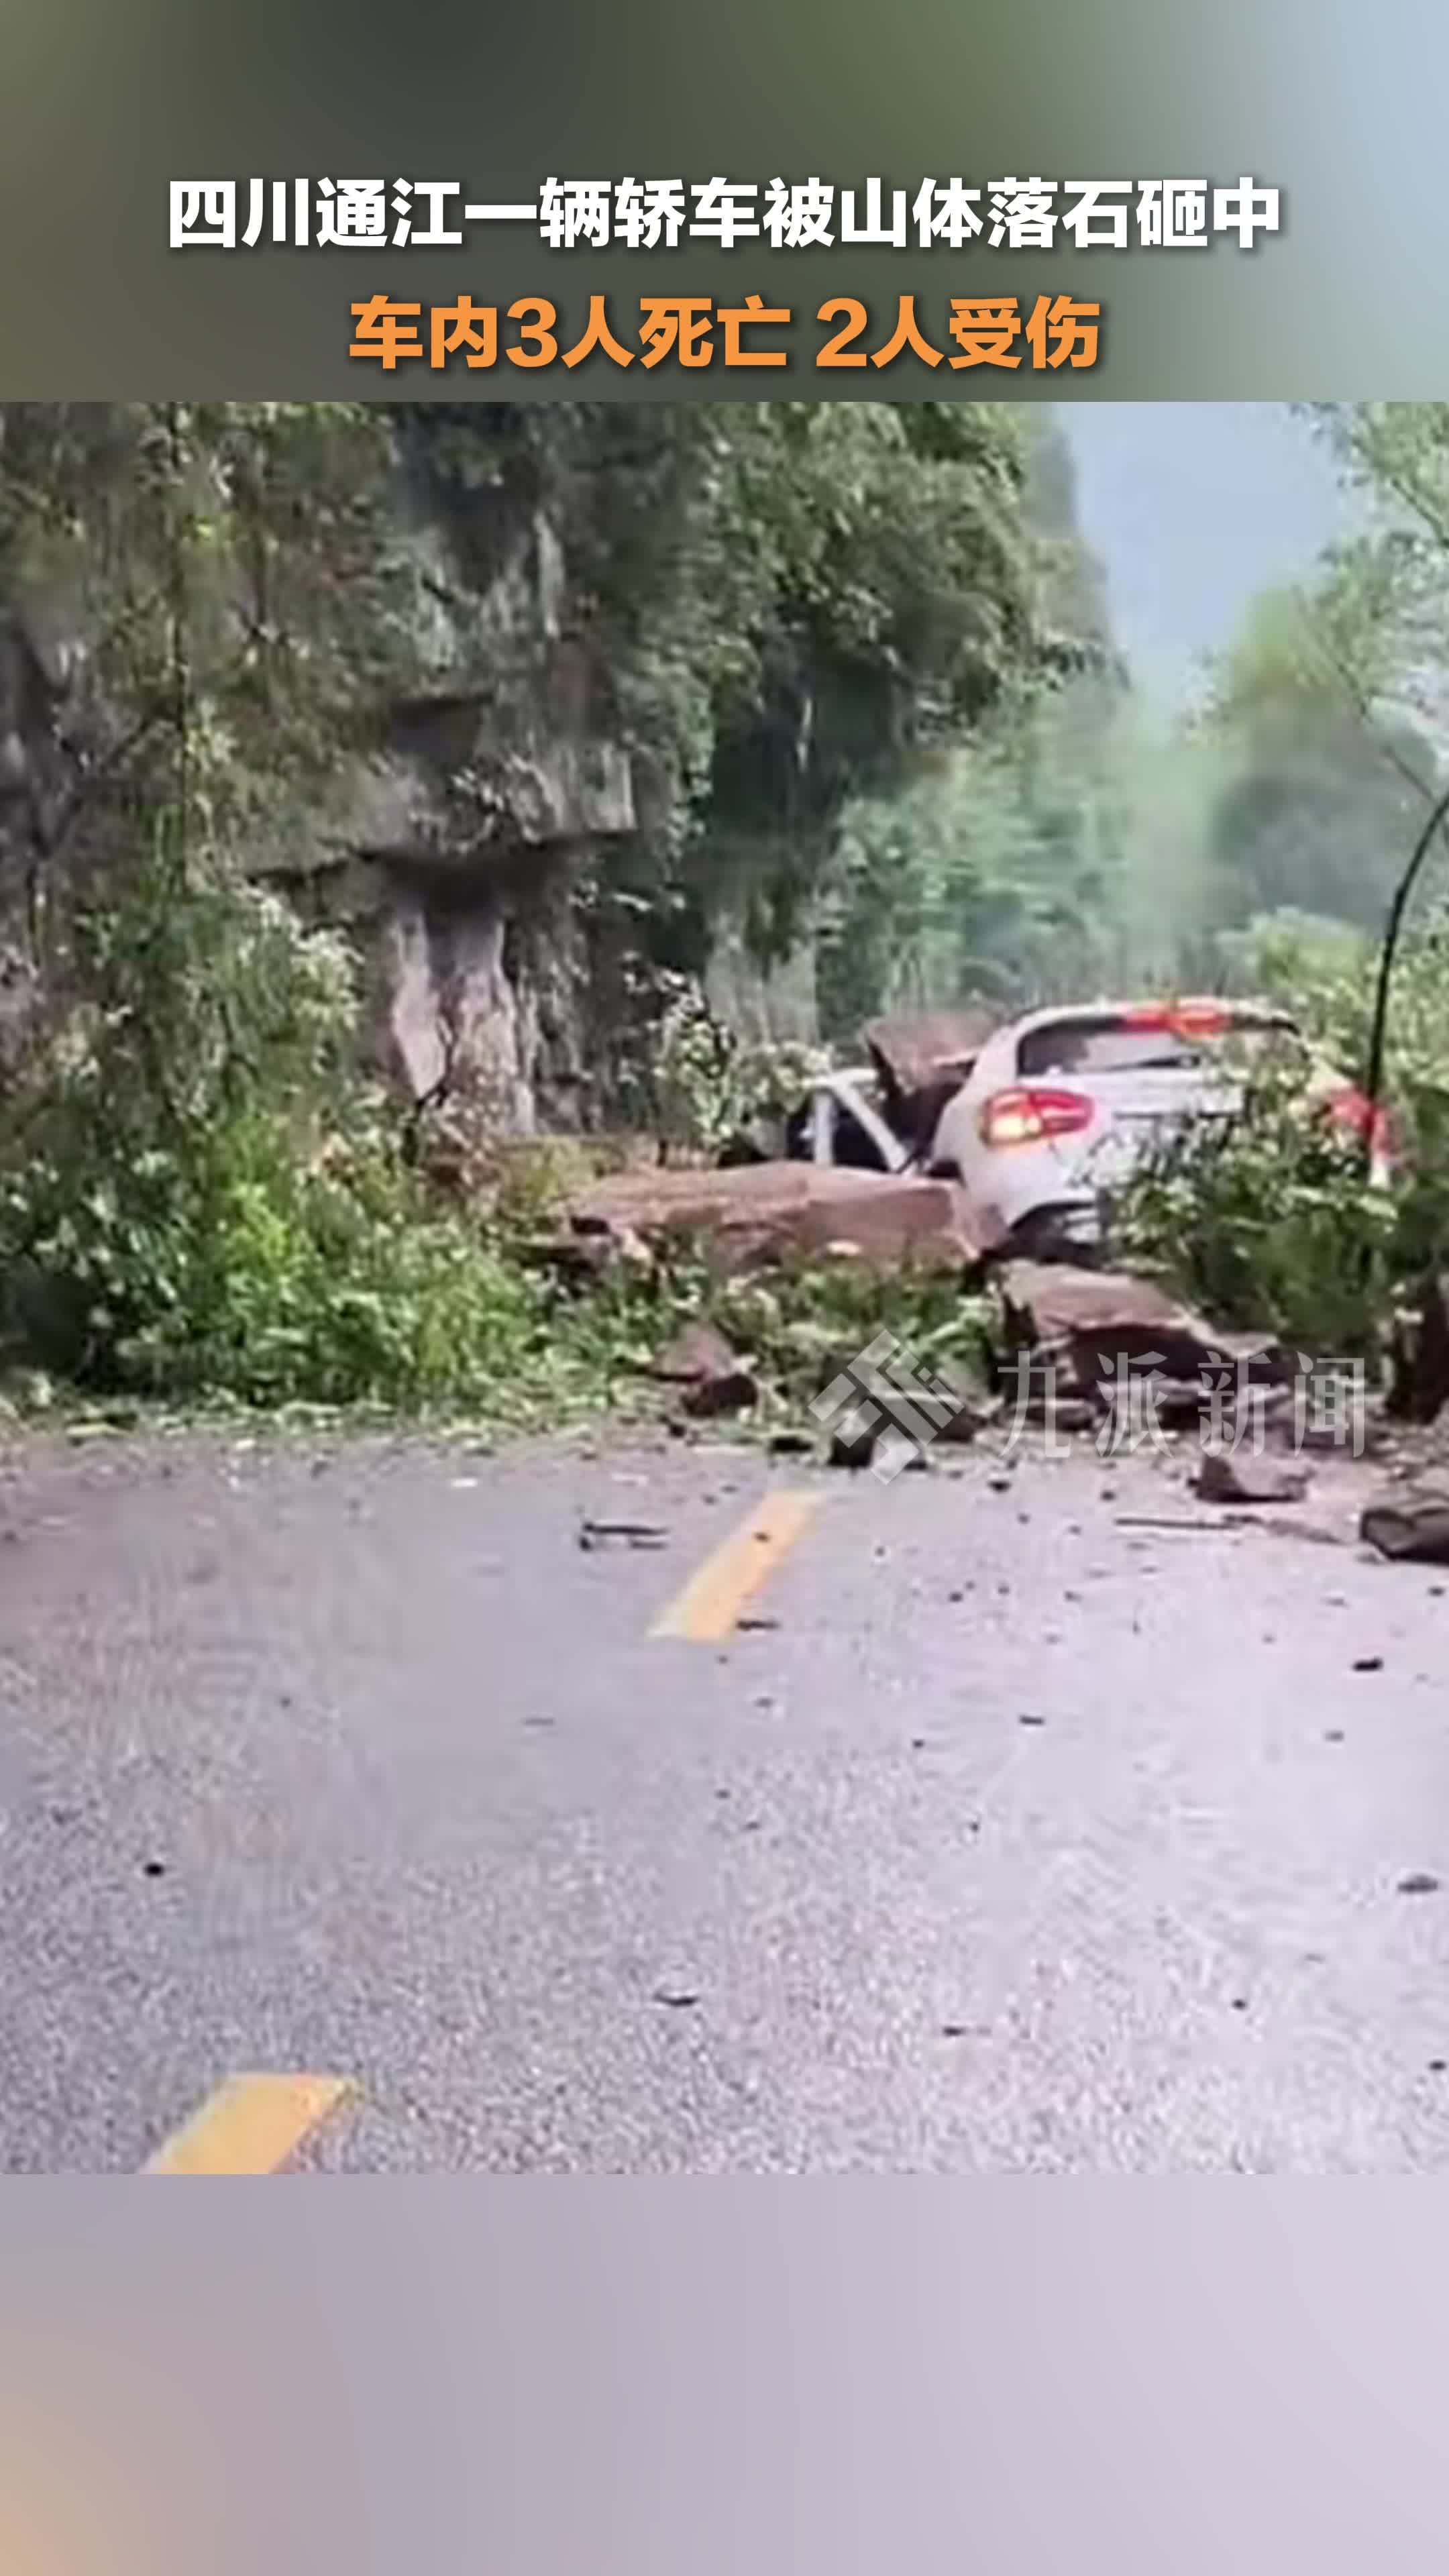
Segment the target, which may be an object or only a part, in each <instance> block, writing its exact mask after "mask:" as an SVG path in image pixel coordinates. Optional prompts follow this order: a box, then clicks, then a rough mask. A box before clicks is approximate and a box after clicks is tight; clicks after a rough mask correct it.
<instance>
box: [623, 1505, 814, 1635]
mask: <svg viewBox="0 0 1449 2576" xmlns="http://www.w3.org/2000/svg"><path fill="white" fill-rule="evenodd" d="M822 1500H823V1496H821V1495H820V1494H805V1493H800V1492H791V1493H779V1494H767V1495H766V1496H765V1499H764V1501H763V1502H762V1503H760V1504H759V1505H758V1506H757V1508H756V1509H755V1510H754V1511H752V1512H751V1514H750V1516H749V1518H748V1520H746V1521H745V1522H743V1523H742V1524H741V1526H740V1528H739V1529H737V1530H735V1531H734V1532H733V1533H732V1534H731V1536H730V1537H729V1538H727V1539H726V1540H725V1541H724V1543H723V1545H722V1546H720V1547H717V1548H716V1549H715V1552H714V1554H713V1556H710V1557H706V1559H705V1562H704V1564H703V1565H702V1566H701V1567H700V1569H699V1572H698V1573H697V1574H696V1575H693V1576H692V1577H691V1579H690V1581H689V1582H688V1583H686V1585H685V1587H684V1590H683V1591H682V1592H681V1593H679V1594H677V1595H676V1597H675V1599H674V1600H673V1601H671V1603H670V1605H669V1607H668V1609H667V1610H666V1611H665V1612H664V1613H663V1616H662V1617H661V1618H658V1619H656V1620H655V1622H654V1625H653V1627H652V1628H651V1629H650V1631H649V1634H650V1636H651V1637H689V1638H692V1639H693V1640H694V1641H695V1642H696V1643H697V1644H701V1645H704V1644H708V1643H709V1642H710V1641H711V1640H713V1639H715V1638H718V1637H727V1636H728V1635H729V1633H730V1630H731V1629H732V1628H733V1626H734V1624H735V1622H736V1620H737V1619H738V1617H739V1615H740V1612H741V1611H742V1610H743V1608H744V1606H745V1603H746V1602H747V1601H748V1600H749V1599H750V1598H751V1596H752V1594H754V1593H756V1592H758V1590H759V1588H760V1586H761V1584H762V1583H763V1582H764V1580H765V1578H766V1576H767V1575H768V1574H770V1573H771V1572H772V1571H773V1570H774V1568H775V1567H776V1566H777V1565H778V1564H779V1562H780V1560H781V1558H782V1557H783V1556H784V1555H785V1553H786V1551H787V1549H789V1548H792V1547H793V1546H794V1544H795V1541H796V1539H797V1538H798V1537H799V1536H800V1533H801V1531H802V1530H803V1529H804V1528H805V1526H806V1523H807V1522H808V1521H810V1520H812V1519H813V1518H814V1516H815V1514H816V1512H817V1511H818V1510H819V1508H820V1505H821V1502H822Z"/></svg>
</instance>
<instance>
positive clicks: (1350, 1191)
mask: <svg viewBox="0 0 1449 2576" xmlns="http://www.w3.org/2000/svg"><path fill="white" fill-rule="evenodd" d="M1248 946H1249V949H1250V951H1251V953H1249V954H1247V955H1246V956H1245V959H1244V961H1243V965H1242V972H1243V974H1244V976H1245V978H1246V980H1248V981H1250V982H1251V984H1252V986H1253V988H1254V989H1255V990H1257V991H1259V992H1261V993H1263V994H1264V995H1266V996H1267V997H1269V998H1271V999H1275V1000H1278V1001H1280V1002H1283V1003H1285V1004H1286V1005H1287V1006H1288V1007H1289V1008H1291V1009H1292V1010H1293V1012H1294V1014H1295V1016H1296V1018H1297V1020H1298V1022H1299V1025H1300V1027H1301V1028H1302V1029H1303V1031H1304V1034H1305V1036H1306V1037H1307V1038H1308V1040H1309V1041H1310V1044H1311V1045H1312V1046H1313V1047H1314V1048H1315V1049H1318V1050H1321V1051H1322V1054H1323V1056H1324V1058H1325V1059H1326V1060H1327V1061H1329V1062H1331V1063H1332V1064H1333V1065H1334V1066H1335V1067H1336V1068H1339V1069H1341V1071H1342V1073H1343V1075H1344V1078H1345V1080H1346V1081H1356V1080H1361V1079H1362V1068H1363V1066H1364V1063H1365V1059H1366V1057H1367V1052H1368V1032H1369V1024H1370V1018H1371V1013H1372V1008H1373V991H1374V981H1375V975H1376V970H1377V958H1376V956H1375V954H1374V952H1373V950H1372V948H1371V947H1370V946H1369V945H1368V943H1356V944H1351V945H1350V946H1349V947H1348V948H1345V947H1344V946H1343V944H1342V943H1341V942H1330V941H1327V940H1325V939H1324V938H1323V937H1322V935H1321V933H1319V932H1316V931H1315V930H1313V928H1312V927H1311V926H1307V927H1305V926H1303V925H1295V924H1292V923H1287V924H1285V923H1281V922H1280V923H1266V924H1264V925H1262V926H1261V927H1260V929H1259V931H1258V932H1257V934H1256V936H1255V939H1254V940H1253V941H1252V942H1251V943H1249V944H1248ZM1387 1105H1388V1108H1389V1111H1390V1115H1391V1117H1392V1121H1393V1126H1394V1131H1395V1135H1396V1139H1397V1145H1398V1168H1397V1170H1396V1172H1395V1175H1394V1178H1393V1180H1392V1183H1391V1185H1390V1186H1389V1187H1388V1188H1374V1187H1371V1186H1370V1183H1369V1176H1368V1173H1367V1171H1366V1169H1365V1162H1364V1155H1363V1149H1362V1146H1361V1144H1360V1143H1358V1141H1357V1140H1356V1139H1355V1138H1354V1137H1352V1136H1351V1135H1349V1134H1347V1133H1345V1132H1344V1131H1343V1130H1337V1131H1335V1130H1334V1129H1333V1128H1332V1127H1331V1126H1329V1125H1327V1124H1326V1123H1325V1122H1323V1121H1321V1120H1316V1119H1314V1118H1312V1117H1310V1116H1309V1115H1308V1114H1307V1112H1306V1111H1305V1107H1304V1103H1303V1099H1302V1094H1301V1089H1299V1088H1298V1087H1297V1086H1296V1085H1295V1083H1294V1082H1293V1079H1292V1078H1291V1076H1290V1075H1288V1074H1287V1073H1286V1072H1282V1071H1280V1072H1278V1073H1275V1074H1271V1075H1268V1076H1266V1077H1263V1078H1260V1079H1255V1081H1254V1082H1253V1084H1252V1085H1251V1087H1250V1090H1249V1092H1248V1096H1247V1098H1246V1100H1245V1105H1244V1109H1243V1113H1242V1115H1241V1116H1240V1117H1239V1118H1238V1119H1237V1120H1235V1121H1234V1122H1233V1124H1232V1125H1231V1126H1230V1127H1229V1128H1228V1129H1226V1130H1225V1131H1224V1130H1216V1131H1215V1130H1212V1129H1207V1128H1201V1129H1198V1130H1197V1131H1195V1132H1189V1133H1188V1134H1187V1135H1186V1136H1184V1137H1183V1138H1182V1139H1181V1140H1179V1141H1178V1142H1176V1143H1175V1144H1173V1145H1171V1146H1169V1147H1168V1148H1166V1149H1165V1150H1164V1151H1163V1152H1161V1153H1160V1154H1158V1155H1157V1156H1156V1157H1154V1158H1153V1160H1152V1161H1151V1162H1150V1163H1149V1164H1148V1165H1147V1167H1146V1168H1145V1169H1144V1170H1142V1171H1141V1172H1140V1173H1139V1174H1138V1175H1137V1176H1136V1178H1135V1179H1134V1181H1133V1182H1132V1184H1131V1185H1130V1186H1129V1188H1128V1189H1127V1190H1126V1191H1125V1192H1124V1193H1123V1197H1122V1203H1121V1206H1120V1209H1119V1211H1118V1239H1119V1244H1120V1248H1121V1253H1122V1256H1123V1258H1124V1259H1126V1260H1129V1261H1133V1262H1136V1263H1138V1264H1140V1265H1143V1266H1146V1267H1149V1268H1152V1269H1155V1270H1157V1271H1158V1272H1160V1273H1161V1274H1162V1275H1163V1276H1165V1277H1167V1278H1169V1279H1170V1280H1171V1281H1172V1282H1173V1284H1174V1285H1175V1286H1177V1287H1178V1288H1180V1289H1181V1290H1182V1291H1183V1293H1184V1294H1186V1295H1187V1296H1189V1297H1190V1298H1192V1299H1193V1300H1194V1301H1196V1302H1198V1303H1200V1304H1201V1305H1202V1306H1203V1307H1205V1308H1206V1309H1207V1311H1208V1312H1209V1313H1210V1314H1211V1315H1212V1316H1214V1317H1215V1318H1216V1319H1218V1320H1219V1321H1221V1322H1222V1323H1224V1324H1229V1325H1243V1326H1252V1327H1263V1328H1264V1329H1268V1330H1272V1331H1275V1332H1277V1333H1279V1334H1280V1335H1281V1336H1282V1337H1283V1339H1284V1340H1285V1341H1287V1342H1289V1343H1290V1344H1292V1345H1293V1346H1295V1347H1298V1348H1302V1349H1313V1350H1316V1351H1319V1352H1328V1351H1330V1350H1332V1351H1337V1352H1340V1353H1342V1354H1343V1355H1344V1356H1346V1357H1349V1356H1357V1355H1359V1354H1363V1355H1365V1356H1368V1355H1370V1354H1372V1353H1374V1352H1376V1351H1379V1350H1381V1348H1382V1346H1383V1343H1384V1339H1385V1336H1386V1333H1387V1330H1388V1326H1389V1322H1390V1316H1391V1310H1392V1307H1393V1305H1394V1303H1395V1302H1396V1301H1399V1300H1411V1299H1413V1298H1414V1297H1415V1295H1416V1294H1417V1291H1418V1289H1419V1287H1420V1284H1421V1283H1422V1281H1423V1279H1424V1278H1425V1276H1426V1274H1428V1273H1429V1272H1431V1271H1434V1270H1437V1269H1440V1268H1442V1267H1443V1266H1444V1265H1445V1264H1446V1262H1449V920H1446V918H1445V917H1443V916H1439V917H1436V918H1434V919H1431V921H1430V922H1429V923H1428V925H1427V926H1426V927H1425V928H1424V929H1422V930H1420V931H1419V932H1417V933H1416V934H1414V935H1413V936H1412V937H1410V938H1408V939H1406V940H1405V942H1404V945H1403V947H1402V949H1401V952H1400V956H1399V961H1398V966H1397V970H1396V974H1395V979H1394V986H1393V995H1392V1005H1391V1010H1390V1017H1389V1049H1388V1059H1387Z"/></svg>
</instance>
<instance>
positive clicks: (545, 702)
mask: <svg viewBox="0 0 1449 2576" xmlns="http://www.w3.org/2000/svg"><path fill="white" fill-rule="evenodd" d="M400 506H402V507H404V508H405V509H406V513H407V520H408V525H407V541H408V543H409V544H410V546H411V548H412V550H413V551H414V553H415V555H416V558H417V570H418V575H419V580H418V586H417V596H418V598H419V599H420V600H421V601H422V602H423V603H424V606H425V616H426V631H424V632H422V633H420V634H419V635H418V636H417V637H416V638H415V639H414V641H415V644H416V651H415V653H414V654H413V655H412V656H411V657H410V658H411V659H412V660H413V662H414V665H415V670H416V673H417V675H418V685H417V686H415V688H414V689H413V690H412V691H411V692H410V693H409V694H408V696H407V697H406V698H403V699H399V700H397V701H395V702H393V703H391V704H389V705H386V706H385V707H383V708H382V709H380V711H379V716H380V721H379V726H378V747H377V749H376V751H375V752H374V754H373V755H372V756H371V757H370V758H368V759H366V760H365V761H359V762H355V763H351V764H349V765H348V766H346V767H345V768H344V770H343V771H342V773H341V774H340V775H339V776H338V777H337V779H336V780H335V781H334V782H333V786H332V792H331V793H330V795H329V797H328V802H327V809H326V811H325V813H322V812H319V813H316V814H311V815H304V816H302V817H301V818H299V822H298V826H297V828H296V829H295V830H294V831H292V832H290V833H289V834H288V836H287V838H286V843H285V846H277V847H274V848H271V849H269V850H266V851H264V852H261V853H259V854H258V861H257V865H258V872H259V873H261V874H264V875H266V876H268V877H269V878H270V879H272V880H273V881H274V882H276V883H277V884H278V885H279V886H280V887H281V888H283V889H284V890H285V891H286V892H287V893H288V894H289V895H290V896H291V897H292V899H293V900H294V901H296V903H297V904H298V906H299V908H300V909H301V910H302V911H303V912H304V913H305V914H306V916H307V917H309V918H312V919H315V920H326V921H331V922H335V923H337V924H339V925H345V926H347V927H348V928H349V929H350V930H351V931H352V932H353V933H354V934H355V935H356V936H357V938H358V939H359V942H360V944H361V946H362V949H363V953H364V955H365V957H366V958H367V960H368V962H369V966H370V970H371V976H370V980H371V990H372V1004H373V1024H372V1032H371V1034H372V1040H373V1043H374V1046H375V1049H376V1053H377V1056H378V1059H379V1061H380V1063H381V1064H382V1065H383V1066H384V1067H385V1069H386V1071H387V1072H388V1074H389V1075H390V1076H391V1077H392V1078H393V1079H394V1080H395V1081H397V1082H398V1083H399V1085H400V1086H402V1087H403V1088H404V1089H405V1090H406V1091H407V1092H408V1093H409V1094H410V1095H411V1096H412V1097H414V1098H416V1099H423V1098H427V1097H429V1096H437V1095H439V1094H441V1093H444V1092H446V1094H447V1096H448V1097H450V1098H451V1099H454V1100H457V1101H459V1102H467V1103H469V1104H471V1105H474V1106H476V1108H477V1110H478V1111H479V1112H480V1113H481V1114H483V1115H484V1116H486V1118H487V1119H488V1120H489V1122H490V1123H491V1124H494V1125H496V1126H498V1127H499V1128H501V1129H502V1130H504V1131H505V1132H509V1133H515V1134H518V1133H522V1134H527V1133H529V1132H530V1131H531V1130H532V1129H533V1128H534V1127H535V1126H536V1125H538V1124H540V1123H542V1124H545V1125H549V1126H565V1127H568V1126H575V1125H587V1124H588V1123H590V1121H591V1119H592V1117H594V1116H595V1115H596V1114H597V1113H598V1109H599V1106H600V1103H599V1102H598V1100H597V1099H596V1096H595V1095H596V1093H597V1091H598V1088H599V1086H598V1085H597V1083H596V1082H595V1081H594V1080H593V1079H592V1074H593V1071H594V1068H595V1066H596V1063H597V1060H598V1055H599V1047H598V1038H599V1031H598V1026H597V1018H598V1014H599V1012H600V1011H604V1012H608V1011H609V1010H610V1009H611V1008H613V1007H615V1006H616V1003H617V996H616V995H614V994H613V993H612V992H611V991H610V990H609V976H608V972H607V961H602V960H601V959H600V958H599V957H598V956H597V955H596V954H595V953H594V949H595V947H596V944H597V943H595V942H591V941H590V939H589V938H588V936H587V934H586V931H585V928H584V925H583V923H582V921H581V918H580V914H579V907H578V904H577V901H576V893H577V888H578V886H579V883H580V880H581V878H582V876H583V875H584V874H585V872H586V871H587V870H588V869H589V868H590V866H591V865H592V864H593V863H595V862H597V861H599V860H600V859H601V858H604V857H606V856H607V854H608V851H609V849H610V847H611V845H617V844H618V843H620V842H622V841H626V840H627V839H628V838H629V837H630V836H631V835H632V834H634V832H635V830H636V814H635V800H634V784H633V778H632V774H631V763H630V759H629V756H628V754H627V752H626V751H625V750H624V748H623V747H622V745H621V744H620V743H619V742H618V741H617V740H616V739H614V738H613V735H612V734H611V731H610V728H609V721H608V716H607V711H606V704H605V691H604V689H603V687H602V675H601V674H600V673H598V672H597V671H595V670H594V669H592V668H591V667H590V664H589V661H588V658H587V656H586V654H585V653H584V652H583V651H581V649H580V647H579V645H578V643H577V642H576V641H575V639H574V638H573V637H572V635H571V634H570V632H569V616H570V600H569V581H568V568H567V566H566V564H565V562H564V558H563V554H562V550H561V547H560V545H559V542H558V539H557V537H556V536H555V534H554V531H553V529H552V527H551V525H550V523H549V520H548V518H547V516H546V515H545V513H544V512H543V511H541V510H540V509H538V508H536V507H534V508H522V507H517V506H513V505H511V504H510V503H509V502H508V501H507V499H506V497H505V499H504V500H503V502H502V503H501V505H500V507H499V508H498V510H497V511H496V512H495V513H494V523H493V526H492V529H491V541H490V544H489V546H488V548H487V550H486V553H485V554H484V555H483V556H482V558H481V559H480V556H479V550H478V547H477V542H476V535H474V536H473V538H472V541H471V543H470V546H469V547H468V549H467V550H465V547H464V545H463V544H462V543H461V542H460V540H459V537H458V535H457V532H456V531H455V530H454V529H453V528H452V527H451V526H450V525H449V523H448V520H447V518H446V515H439V514H438V513H437V512H436V509H434V510H431V511H430V510H429V508H428V507H427V506H426V504H425V503H423V502H420V501H419V499H418V497H417V496H416V495H414V496H411V497H410V498H409V499H407V500H406V501H405V502H404V503H403V504H402V505H400ZM474 515H475V517H476V513H475V514H474ZM89 662H90V650H89V638H88V635H87V631H86V623H85V617H84V614H77V613H76V612H75V610H74V609H73V608H72V607H71V606H70V605H69V604H68V602H67V600H66V598H65V597H64V596H63V595H61V594H60V593H59V592H55V593H47V592H46V591H44V590H42V591H39V592H37V593H36V594H35V595H34V596H30V595H26V596H18V595H17V596H12V597H11V598H10V599H9V600H8V601H6V602H5V603H4V606H3V609H0V1060H3V1058H4V1056H5V1054H6V1053H7V1052H8V1051H10V1050H12V1049H17V1048H18V1047H19V1046H20V1045H21V1044H23V1041H24V1037H25V1033H26V1030H27V1029H28V1027H29V1026H30V1025H31V1023H32V1019H33V1014H34V1008H35V1004H36V1000H37V996H38V992H39V989H40V985H41V980H42V977H43V973H44V966H43V962H42V961H43V953H44V936H43V923H42V919H41V916H42V913H43V908H44V904H45V901H46V896H47V891H48V889H53V887H54V884H55V880H56V875H57V872H58V871H59V870H61V869H65V870H67V871H69V872H70V873H71V875H72V877H74V876H75V875H77V874H78V873H79V871H80V870H82V869H83V868H84V867H85V865H86V864H87V861H88V859H89V858H91V857H99V858H100V859H101V861H102V863H104V855H105V853H104V846H103V844H104V830H105V825H104V824H103V823H99V822H98V821H97V820H94V819H91V818H90V817H89V816H88V817H87V819H86V821H85V823H84V824H83V826H82V828H81V829H80V830H77V829H75V828H73V825H72V817H71V814H70V810H69V809H70V807H71V804H72V800H73V799H75V797H76V788H77V783H78V781H79V778H80V776H81V772H82V764H83V762H84V760H85V758H86V757H87V748H86V747H87V744H88V742H91V741H93V740H94V739H95V737H96V734H97V732H98V731H99V730H101V728H97V727H95V726H93V725H92V724H91V723H90V721H89V715H90V710H89V709H88V706H87V697H88V691H89V678H88V672H89ZM88 845H89V846H88Z"/></svg>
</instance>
